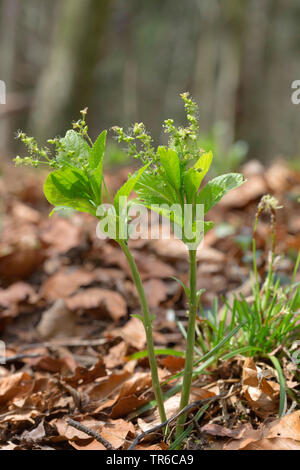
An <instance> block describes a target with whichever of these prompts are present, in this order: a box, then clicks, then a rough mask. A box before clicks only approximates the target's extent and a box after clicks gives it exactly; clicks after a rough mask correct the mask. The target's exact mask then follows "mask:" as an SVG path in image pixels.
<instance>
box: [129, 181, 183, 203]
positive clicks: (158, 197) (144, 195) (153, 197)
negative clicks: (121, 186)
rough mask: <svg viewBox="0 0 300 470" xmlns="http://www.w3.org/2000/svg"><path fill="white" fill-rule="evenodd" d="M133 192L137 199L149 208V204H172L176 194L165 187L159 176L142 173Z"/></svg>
mask: <svg viewBox="0 0 300 470" xmlns="http://www.w3.org/2000/svg"><path fill="white" fill-rule="evenodd" d="M135 191H136V192H137V194H138V196H139V199H140V200H141V201H143V202H144V203H145V205H147V206H150V205H151V204H157V205H160V204H170V205H172V204H174V203H176V193H175V191H173V190H172V189H171V188H169V187H168V186H166V184H165V182H164V180H163V178H162V177H161V176H159V175H151V174H149V173H144V174H143V175H142V177H141V178H140V180H139V181H138V183H137V185H136V187H135Z"/></svg>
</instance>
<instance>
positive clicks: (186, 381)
mask: <svg viewBox="0 0 300 470" xmlns="http://www.w3.org/2000/svg"><path fill="white" fill-rule="evenodd" d="M196 254H197V251H196V250H190V251H189V257H190V298H189V323H188V330H187V340H186V344H187V346H186V357H185V367H184V376H183V383H182V391H181V400H180V407H179V411H181V410H183V408H185V407H186V406H187V405H188V402H189V398H190V391H191V385H192V378H193V363H194V348H195V326H196V316H197V258H196ZM185 422H186V413H185V414H182V415H180V416H179V418H178V420H177V425H176V439H177V438H178V437H179V436H180V435H181V434H182V432H183V429H184V423H185Z"/></svg>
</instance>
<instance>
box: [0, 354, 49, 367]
mask: <svg viewBox="0 0 300 470" xmlns="http://www.w3.org/2000/svg"><path fill="white" fill-rule="evenodd" d="M42 356H43V355H42V354H17V355H16V356H11V357H0V364H3V365H4V366H5V365H6V364H13V363H14V362H19V361H22V360H23V359H36V358H37V357H42Z"/></svg>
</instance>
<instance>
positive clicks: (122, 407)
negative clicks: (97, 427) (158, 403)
mask: <svg viewBox="0 0 300 470" xmlns="http://www.w3.org/2000/svg"><path fill="white" fill-rule="evenodd" d="M150 391H151V392H152V379H151V374H149V373H145V372H136V373H135V374H134V375H133V376H132V377H130V378H129V379H128V380H126V381H125V382H124V383H123V384H122V385H121V387H120V389H119V390H118V393H117V396H115V397H114V398H113V399H111V400H108V401H106V402H105V403H103V404H102V405H100V406H99V407H98V408H97V410H96V411H95V412H96V413H100V412H101V411H104V412H106V413H108V414H109V416H110V418H113V419H116V418H121V417H123V416H126V415H127V414H129V413H130V412H132V411H134V410H136V409H137V408H139V407H140V406H143V405H144V404H145V403H147V402H148V401H149V399H150V398H149V394H148V393H145V392H150ZM146 395H147V396H146ZM151 395H152V393H151Z"/></svg>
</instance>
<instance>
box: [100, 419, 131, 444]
mask: <svg viewBox="0 0 300 470" xmlns="http://www.w3.org/2000/svg"><path fill="white" fill-rule="evenodd" d="M100 434H101V436H102V437H104V439H106V440H107V441H108V442H109V443H110V444H111V445H112V446H113V448H114V449H120V448H121V447H123V446H124V444H125V442H126V438H127V437H134V434H135V429H134V425H133V424H132V423H130V422H127V421H124V419H117V420H110V421H109V422H108V423H105V424H104V425H103V426H102V427H101V430H100Z"/></svg>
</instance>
